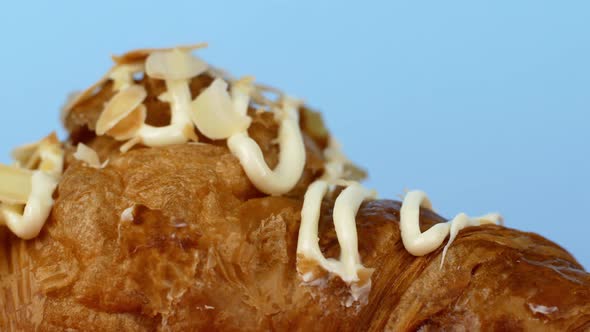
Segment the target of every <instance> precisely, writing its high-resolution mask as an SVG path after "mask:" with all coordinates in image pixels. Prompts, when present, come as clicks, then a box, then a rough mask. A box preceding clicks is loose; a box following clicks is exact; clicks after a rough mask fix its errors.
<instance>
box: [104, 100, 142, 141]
mask: <svg viewBox="0 0 590 332" xmlns="http://www.w3.org/2000/svg"><path fill="white" fill-rule="evenodd" d="M146 117H147V108H146V107H145V105H144V104H139V106H137V107H136V108H135V109H134V110H133V111H132V112H131V113H129V115H127V116H126V117H125V118H123V119H122V120H121V121H119V123H117V124H116V125H115V126H114V127H113V128H111V129H109V131H107V135H109V136H111V137H113V138H115V139H116V140H118V141H125V140H128V139H130V138H133V137H134V136H135V134H136V133H137V132H138V131H139V129H140V128H141V126H142V125H143V123H144V122H145V119H146Z"/></svg>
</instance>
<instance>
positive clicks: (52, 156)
mask: <svg viewBox="0 0 590 332" xmlns="http://www.w3.org/2000/svg"><path fill="white" fill-rule="evenodd" d="M39 155H40V159H41V163H40V165H39V169H38V170H35V171H33V172H32V177H31V188H30V194H29V197H28V200H27V203H26V204H25V205H24V206H23V205H21V204H9V203H2V204H1V205H0V217H1V218H0V220H2V221H3V222H4V223H5V224H6V226H7V227H8V228H9V229H10V231H12V232H13V233H14V234H15V235H16V236H18V237H20V238H21V239H25V240H28V239H32V238H34V237H36V236H37V235H38V234H39V232H40V231H41V228H42V227H43V225H44V224H45V221H46V220H47V218H48V217H49V214H50V213H51V208H52V207H53V197H52V196H53V191H54V190H55V188H56V187H57V184H58V183H59V179H60V177H61V174H62V171H63V150H62V149H61V147H60V146H59V144H50V143H47V142H41V143H40V145H39Z"/></svg>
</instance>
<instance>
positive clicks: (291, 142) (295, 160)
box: [227, 100, 306, 195]
mask: <svg viewBox="0 0 590 332" xmlns="http://www.w3.org/2000/svg"><path fill="white" fill-rule="evenodd" d="M275 115H276V116H277V117H278V120H279V121H280V127H279V137H278V142H279V145H280V153H279V162H278V164H277V166H276V167H275V168H274V169H273V170H271V169H270V168H269V167H268V165H267V164H266V161H265V160H264V156H263V154H262V151H261V150H260V147H259V146H258V144H257V143H256V141H254V140H253V139H252V138H250V136H248V132H247V131H244V132H241V133H237V134H234V135H232V136H231V137H230V138H229V139H228V140H227V146H228V147H229V149H230V151H231V152H232V154H233V155H234V156H236V157H237V158H238V159H239V160H240V163H241V164H242V167H243V168H244V171H245V172H246V174H247V175H248V178H249V179H250V181H252V183H253V184H254V185H255V186H256V188H258V189H259V190H261V191H262V192H264V193H266V194H269V195H281V194H284V193H286V192H289V191H290V190H291V189H293V187H295V185H296V184H297V182H298V181H299V179H300V178H301V174H302V173H303V169H304V168H305V160H306V155H305V145H304V143H303V136H302V134H301V129H300V128H299V115H298V111H297V104H296V103H295V102H293V101H290V100H285V101H284V102H283V108H282V109H278V110H276V113H275Z"/></svg>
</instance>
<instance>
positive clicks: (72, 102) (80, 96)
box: [60, 70, 111, 123]
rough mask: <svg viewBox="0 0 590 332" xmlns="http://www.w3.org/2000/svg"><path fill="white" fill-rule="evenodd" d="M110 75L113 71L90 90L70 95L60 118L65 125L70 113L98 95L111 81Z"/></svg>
mask: <svg viewBox="0 0 590 332" xmlns="http://www.w3.org/2000/svg"><path fill="white" fill-rule="evenodd" d="M110 74H111V70H109V71H108V72H107V73H106V74H105V75H104V76H103V77H101V78H100V80H98V82H96V83H94V84H93V85H92V86H91V87H89V88H88V89H86V90H84V91H82V92H73V93H70V95H69V96H68V98H67V100H66V102H65V104H64V106H63V107H62V109H61V114H60V116H61V120H62V122H63V123H65V121H66V118H67V117H68V114H70V112H71V111H72V110H73V109H74V108H75V107H76V106H78V105H79V104H81V103H82V102H84V101H86V100H88V99H89V98H91V97H92V96H94V95H96V94H97V93H98V91H100V89H102V86H103V85H104V84H105V83H106V82H107V81H108V80H109V76H110Z"/></svg>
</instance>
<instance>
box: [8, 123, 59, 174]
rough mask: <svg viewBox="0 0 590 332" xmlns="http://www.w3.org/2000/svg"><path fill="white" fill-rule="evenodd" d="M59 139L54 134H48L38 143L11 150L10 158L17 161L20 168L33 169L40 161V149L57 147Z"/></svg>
mask: <svg viewBox="0 0 590 332" xmlns="http://www.w3.org/2000/svg"><path fill="white" fill-rule="evenodd" d="M59 144H60V143H59V138H57V134H55V132H53V133H51V134H49V135H48V136H47V137H45V138H43V139H42V140H40V141H39V142H35V143H31V144H25V145H22V146H19V147H17V148H15V149H14V150H12V158H13V159H14V160H16V161H18V163H19V165H20V166H21V167H24V168H27V169H34V168H36V167H37V166H38V165H39V162H40V161H41V154H40V149H50V148H51V147H52V146H56V147H58V146H59Z"/></svg>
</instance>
